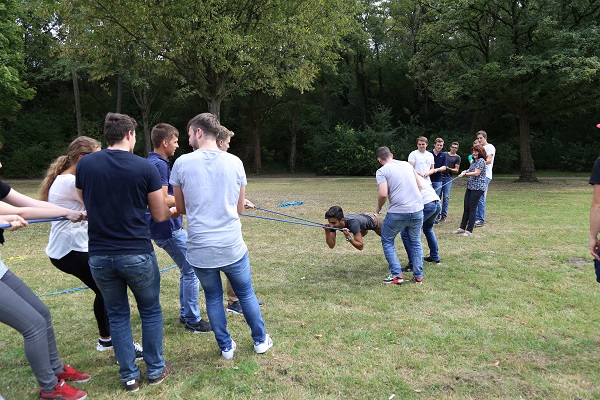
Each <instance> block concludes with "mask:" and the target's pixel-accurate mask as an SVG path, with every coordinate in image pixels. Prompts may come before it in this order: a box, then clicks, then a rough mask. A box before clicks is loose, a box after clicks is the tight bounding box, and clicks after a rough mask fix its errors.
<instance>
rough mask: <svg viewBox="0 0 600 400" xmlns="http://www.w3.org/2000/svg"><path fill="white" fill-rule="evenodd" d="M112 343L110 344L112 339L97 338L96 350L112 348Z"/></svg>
mask: <svg viewBox="0 0 600 400" xmlns="http://www.w3.org/2000/svg"><path fill="white" fill-rule="evenodd" d="M112 348H113V345H112V340H110V339H109V340H101V339H98V344H97V345H96V350H98V351H106V350H112Z"/></svg>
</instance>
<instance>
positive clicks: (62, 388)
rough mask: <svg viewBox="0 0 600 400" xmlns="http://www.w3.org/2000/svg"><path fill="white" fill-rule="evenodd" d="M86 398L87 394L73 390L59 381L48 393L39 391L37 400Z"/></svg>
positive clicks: (80, 399)
mask: <svg viewBox="0 0 600 400" xmlns="http://www.w3.org/2000/svg"><path fill="white" fill-rule="evenodd" d="M86 397H87V393H86V392H84V391H83V390H79V389H75V388H74V387H72V386H69V385H67V384H66V382H65V381H64V380H60V381H58V383H57V384H56V386H54V390H53V391H52V392H50V393H46V392H44V391H43V390H41V389H40V397H39V399H60V400H83V399H85V398H86Z"/></svg>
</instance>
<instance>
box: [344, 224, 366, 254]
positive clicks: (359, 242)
mask: <svg viewBox="0 0 600 400" xmlns="http://www.w3.org/2000/svg"><path fill="white" fill-rule="evenodd" d="M346 231H348V229H344V235H345V236H346V240H348V239H350V240H348V241H349V242H350V244H351V245H352V246H354V248H355V249H358V250H362V249H363V247H364V243H363V237H362V233H360V232H358V233H357V234H356V235H354V238H350V231H348V232H347V233H348V234H347V235H346Z"/></svg>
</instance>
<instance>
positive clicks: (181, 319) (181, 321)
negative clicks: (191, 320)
mask: <svg viewBox="0 0 600 400" xmlns="http://www.w3.org/2000/svg"><path fill="white" fill-rule="evenodd" d="M179 323H180V324H184V325H185V319H183V317H179Z"/></svg>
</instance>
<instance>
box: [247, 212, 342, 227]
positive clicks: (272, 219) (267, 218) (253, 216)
mask: <svg viewBox="0 0 600 400" xmlns="http://www.w3.org/2000/svg"><path fill="white" fill-rule="evenodd" d="M240 215H241V216H244V217H251V218H260V219H266V220H269V221H277V222H287V223H288V224H296V225H304V226H312V227H314V228H321V229H323V228H328V229H334V230H337V231H341V230H342V228H334V227H331V226H330V227H327V225H323V224H317V223H311V224H306V223H303V222H297V221H288V220H286V219H278V218H270V217H263V216H260V215H252V214H240Z"/></svg>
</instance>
